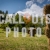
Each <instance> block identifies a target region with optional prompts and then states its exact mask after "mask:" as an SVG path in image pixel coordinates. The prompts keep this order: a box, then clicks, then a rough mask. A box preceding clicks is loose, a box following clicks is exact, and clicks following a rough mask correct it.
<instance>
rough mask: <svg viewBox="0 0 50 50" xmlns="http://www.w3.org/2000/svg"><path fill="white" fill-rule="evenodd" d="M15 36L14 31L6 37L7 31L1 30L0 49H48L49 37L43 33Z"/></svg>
mask: <svg viewBox="0 0 50 50" xmlns="http://www.w3.org/2000/svg"><path fill="white" fill-rule="evenodd" d="M19 34H20V36H19V37H16V38H14V37H13V32H11V33H10V34H9V37H8V38H6V33H5V32H4V31H3V30H0V50H48V43H47V37H46V36H45V35H42V36H41V37H40V38H38V37H30V36H29V35H27V37H25V38H24V37H22V36H21V33H19Z"/></svg>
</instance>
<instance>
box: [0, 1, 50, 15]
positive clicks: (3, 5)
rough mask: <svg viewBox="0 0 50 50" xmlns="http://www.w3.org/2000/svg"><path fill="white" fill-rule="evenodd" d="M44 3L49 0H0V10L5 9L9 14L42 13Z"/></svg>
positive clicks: (47, 2)
mask: <svg viewBox="0 0 50 50" xmlns="http://www.w3.org/2000/svg"><path fill="white" fill-rule="evenodd" d="M46 4H50V0H0V10H2V11H4V12H5V11H6V10H7V11H8V13H9V14H12V13H19V14H24V13H30V14H32V13H36V14H42V11H43V7H44V6H45V5H46ZM39 12H40V13H39Z"/></svg>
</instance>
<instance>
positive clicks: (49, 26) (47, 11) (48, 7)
mask: <svg viewBox="0 0 50 50" xmlns="http://www.w3.org/2000/svg"><path fill="white" fill-rule="evenodd" d="M43 13H44V14H45V15H46V14H50V4H47V5H46V6H44V9H43ZM45 34H46V36H47V37H48V38H50V24H46V31H45Z"/></svg>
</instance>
